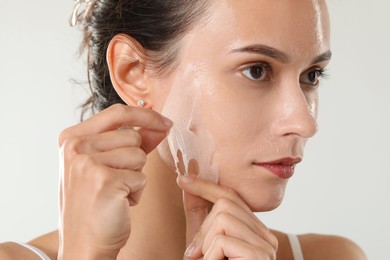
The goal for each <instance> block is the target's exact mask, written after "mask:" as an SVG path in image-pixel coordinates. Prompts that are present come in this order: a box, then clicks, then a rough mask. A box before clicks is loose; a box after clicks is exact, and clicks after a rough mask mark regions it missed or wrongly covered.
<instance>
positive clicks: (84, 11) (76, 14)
mask: <svg viewBox="0 0 390 260" xmlns="http://www.w3.org/2000/svg"><path fill="white" fill-rule="evenodd" d="M95 2H96V0H76V3H75V5H74V8H73V12H72V15H71V17H70V19H69V25H70V26H72V27H74V26H76V25H77V24H79V23H83V24H85V23H86V21H87V20H88V19H89V17H90V16H91V12H92V7H93V6H94V4H95Z"/></svg>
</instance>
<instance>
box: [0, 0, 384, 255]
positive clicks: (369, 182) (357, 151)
mask: <svg viewBox="0 0 390 260" xmlns="http://www.w3.org/2000/svg"><path fill="white" fill-rule="evenodd" d="M73 3H74V2H73V1H71V0H68V1H49V0H35V1H23V2H20V1H4V0H1V3H0V37H1V38H0V58H1V60H0V138H1V139H0V242H4V241H10V240H12V241H27V240H29V239H32V238H34V237H35V236H37V235H39V234H42V233H45V232H47V231H50V230H53V229H55V228H56V226H57V182H58V170H57V168H58V158H57V136H58V134H59V132H60V131H61V130H62V129H63V128H65V127H67V126H69V125H71V124H75V123H77V121H78V112H77V111H76V106H77V105H78V104H80V102H81V101H82V100H83V96H84V94H85V91H84V90H83V89H82V88H81V87H79V86H75V85H74V84H72V83H71V82H70V79H72V78H74V79H78V80H83V79H85V77H84V76H85V64H84V63H83V61H82V60H78V59H77V58H76V55H75V54H76V51H77V47H78V44H79V40H80V38H79V37H80V33H79V32H78V30H77V29H75V28H69V27H68V23H67V22H68V17H69V15H70V13H71V10H72V6H73ZM328 3H329V8H330V11H331V19H332V43H333V44H332V46H333V47H332V49H333V53H334V59H333V61H332V63H331V66H330V69H329V72H330V75H331V78H330V79H329V80H327V81H326V82H325V84H324V85H323V86H322V88H321V90H320V97H321V105H320V117H319V124H320V131H319V133H318V135H317V136H316V137H315V138H314V139H313V140H312V141H311V142H310V143H309V144H308V147H307V150H306V154H305V160H304V163H303V164H302V165H300V166H298V169H297V173H296V175H295V176H294V177H293V178H292V180H291V181H290V185H289V187H288V190H287V194H286V198H285V201H284V203H283V204H282V206H281V207H280V208H278V209H277V210H275V211H273V212H270V213H262V214H259V216H260V218H261V219H262V220H263V221H264V222H265V223H266V224H267V225H268V226H270V227H272V228H276V229H281V230H284V231H287V232H293V233H306V232H314V233H328V234H338V235H343V236H346V237H349V238H351V239H352V240H354V241H356V242H357V243H358V244H359V245H360V246H361V247H362V248H363V249H364V250H365V252H366V253H367V255H368V256H369V258H370V259H379V260H380V259H383V260H385V259H390V252H389V248H388V246H389V245H390V238H389V237H390V225H389V220H390V209H389V207H390V189H389V185H390V170H389V161H390V160H389V157H390V152H389V147H390V137H389V134H390V116H389V115H390V78H389V69H390V66H389V62H390V51H389V46H390V15H389V11H390V2H389V1H386V0H373V1H366V0H329V1H328Z"/></svg>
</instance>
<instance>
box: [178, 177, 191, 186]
mask: <svg viewBox="0 0 390 260" xmlns="http://www.w3.org/2000/svg"><path fill="white" fill-rule="evenodd" d="M179 178H180V180H181V182H183V183H184V184H189V183H191V182H192V177H189V176H185V175H180V176H179Z"/></svg>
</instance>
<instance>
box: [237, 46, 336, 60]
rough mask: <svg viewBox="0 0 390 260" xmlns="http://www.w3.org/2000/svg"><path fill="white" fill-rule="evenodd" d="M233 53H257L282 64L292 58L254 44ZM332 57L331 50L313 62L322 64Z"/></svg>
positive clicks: (270, 48) (268, 47)
mask: <svg viewBox="0 0 390 260" xmlns="http://www.w3.org/2000/svg"><path fill="white" fill-rule="evenodd" d="M231 52H232V53H237V52H248V53H255V54H262V55H265V56H268V57H271V58H273V59H275V60H277V61H279V62H281V63H289V62H290V57H289V56H288V55H287V54H285V53H284V52H282V51H279V50H278V49H275V48H272V47H270V46H267V45H263V44H253V45H248V46H245V47H242V48H237V49H233V50H232V51H231ZM331 57H332V52H331V51H330V50H329V51H327V52H325V53H323V54H321V55H319V56H318V57H316V58H314V59H313V61H312V64H316V63H320V62H323V61H326V60H330V59H331Z"/></svg>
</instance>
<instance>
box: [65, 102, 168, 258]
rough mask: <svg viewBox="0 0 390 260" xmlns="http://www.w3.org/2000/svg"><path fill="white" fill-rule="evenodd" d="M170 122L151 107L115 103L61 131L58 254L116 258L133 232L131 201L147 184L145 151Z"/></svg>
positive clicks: (160, 136)
mask: <svg viewBox="0 0 390 260" xmlns="http://www.w3.org/2000/svg"><path fill="white" fill-rule="evenodd" d="M171 124H172V122H170V121H169V120H168V119H165V118H164V117H162V116H161V115H159V114H158V113H156V112H154V111H152V110H150V109H143V108H134V107H128V106H125V105H119V104H117V105H113V106H111V107H109V108H108V109H105V110H103V111H102V112H100V113H99V114H97V115H94V116H93V117H91V118H90V119H88V120H86V121H85V122H82V123H80V124H78V125H75V126H73V127H70V128H68V129H65V130H64V131H63V132H62V133H61V135H60V138H59V146H60V163H61V164H62V165H61V176H60V177H61V178H60V194H59V197H60V198H59V199H60V223H59V225H60V226H59V234H60V248H59V259H116V256H117V254H118V253H119V250H120V249H121V248H122V247H123V246H124V245H125V244H126V242H127V240H128V238H129V235H130V232H131V229H130V228H131V227H130V226H131V225H130V206H133V205H136V204H137V203H138V201H139V199H140V197H141V193H142V191H143V189H144V187H145V183H146V179H145V176H144V174H143V173H142V172H141V171H142V168H143V166H144V165H145V163H146V154H147V153H149V152H150V151H151V150H153V149H154V148H155V147H156V146H157V145H158V143H160V142H161V140H163V139H164V138H165V136H166V133H167V131H168V130H169V128H170V126H171ZM132 127H140V128H139V130H138V131H137V130H134V129H133V128H132ZM118 129H119V130H118Z"/></svg>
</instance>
